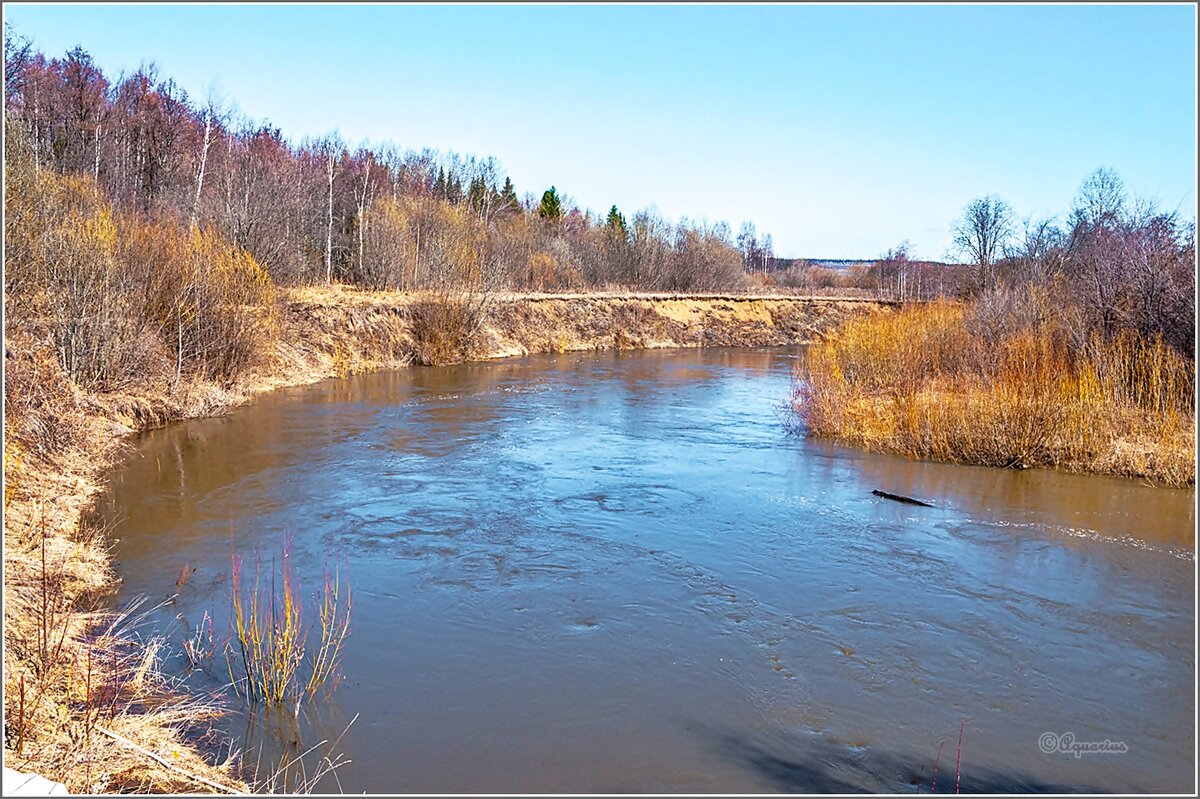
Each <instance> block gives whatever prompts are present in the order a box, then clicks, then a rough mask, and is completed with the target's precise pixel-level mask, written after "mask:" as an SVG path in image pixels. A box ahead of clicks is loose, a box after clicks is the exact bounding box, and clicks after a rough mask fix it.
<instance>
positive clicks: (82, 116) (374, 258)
mask: <svg viewBox="0 0 1200 799" xmlns="http://www.w3.org/2000/svg"><path fill="white" fill-rule="evenodd" d="M5 74H6V80H5V110H6V116H5V124H6V127H7V128H8V129H9V132H10V133H13V132H14V131H15V132H16V133H17V134H18V135H20V136H21V137H22V138H23V139H24V144H25V147H26V148H27V150H28V158H29V160H30V161H31V164H32V167H33V169H35V170H38V171H40V170H50V171H52V172H54V173H56V174H58V175H64V176H65V175H73V176H86V177H88V178H90V179H91V180H92V181H93V182H94V183H95V184H96V186H98V187H99V190H100V191H101V193H102V194H103V196H104V197H105V198H106V199H107V200H108V201H109V202H110V203H111V204H112V206H113V208H114V209H115V210H116V211H117V212H119V213H121V214H126V215H137V216H138V217H140V218H142V219H144V220H154V221H162V220H166V219H173V220H178V221H179V222H180V223H181V224H184V225H196V226H198V227H200V228H201V229H204V230H207V231H211V232H212V233H213V234H214V235H217V236H219V237H220V238H222V239H223V240H225V241H227V242H229V243H230V244H231V245H233V246H236V247H240V248H242V249H244V250H245V251H246V252H247V253H249V254H250V256H252V257H253V258H254V260H255V261H256V262H257V263H259V264H261V265H262V267H263V268H264V269H265V270H266V272H267V273H268V274H269V275H270V277H271V279H272V280H273V281H274V282H275V283H276V284H277V285H307V284H315V283H321V282H327V283H328V282H341V283H348V284H352V285H355V286H361V287H363V288H371V289H402V290H407V289H424V288H437V287H441V286H445V285H455V286H465V287H476V286H478V287H483V286H487V287H495V288H499V287H504V288H511V289H517V290H536V291H542V290H562V289H577V288H587V287H598V286H606V285H611V286H621V287H628V288H638V289H660V290H674V291H691V290H704V289H716V288H733V287H736V286H738V285H741V284H742V282H743V281H744V280H745V274H746V272H747V271H748V268H753V267H754V264H756V263H761V262H762V255H763V247H762V245H760V244H759V243H758V242H757V239H756V238H755V237H754V234H753V228H750V229H749V230H750V233H749V238H747V237H746V235H745V234H746V232H747V231H746V230H743V231H742V233H743V234H744V235H743V236H742V238H741V239H740V240H735V239H734V236H733V234H732V232H731V230H730V228H729V226H728V225H726V224H724V223H716V224H709V223H706V222H690V221H688V220H686V219H684V220H681V221H679V222H674V223H673V222H670V221H668V220H666V219H664V218H662V217H661V216H660V215H659V214H657V213H656V212H654V211H652V210H643V211H639V212H637V213H635V214H633V215H632V216H631V217H630V218H628V219H627V218H626V217H625V215H624V214H622V213H621V212H620V211H619V210H618V209H617V208H616V207H615V206H614V207H613V208H612V209H610V211H609V212H608V214H607V215H606V216H603V217H601V216H599V215H595V214H592V213H590V212H587V211H584V210H581V209H579V208H578V207H575V206H574V204H573V203H571V202H570V201H569V199H568V198H567V197H565V196H564V195H563V194H561V193H560V192H559V190H558V189H557V188H555V187H550V188H549V189H547V190H545V191H544V192H543V193H542V194H540V195H525V196H524V197H519V196H518V194H517V189H516V187H515V186H514V184H513V181H512V179H511V178H510V177H508V176H506V175H504V174H503V173H502V171H501V168H500V166H499V164H498V163H497V161H496V160H495V159H494V158H477V157H472V156H461V155H457V154H441V153H438V152H436V151H433V150H430V149H424V150H421V151H415V150H411V149H410V150H403V149H401V148H399V147H397V146H395V145H393V144H384V145H379V146H374V147H367V146H359V147H352V146H350V145H349V144H347V143H346V142H344V141H342V139H341V138H339V137H338V136H337V135H336V134H330V135H327V136H324V137H320V138H312V139H305V140H303V141H300V142H298V143H292V142H290V141H289V140H288V139H287V138H285V136H284V134H283V132H282V131H281V130H279V129H278V128H276V127H273V126H271V125H270V124H268V123H264V122H256V121H253V120H249V119H246V118H244V117H241V116H240V115H238V114H236V113H234V112H233V111H232V110H230V108H229V107H228V105H227V104H225V103H223V102H222V101H220V100H219V99H217V98H215V97H209V98H206V99H205V100H203V101H199V102H197V101H194V100H193V99H192V98H189V97H188V95H187V93H186V92H185V91H184V90H183V89H181V88H180V87H179V86H178V84H176V83H175V82H174V81H173V80H172V79H170V78H168V77H165V76H162V75H160V74H159V72H158V70H157V69H156V68H155V67H154V66H153V65H151V66H144V67H142V68H139V69H137V70H136V71H134V72H132V73H131V74H126V75H122V76H120V77H117V78H115V79H113V78H110V77H109V76H106V75H105V74H104V72H103V71H102V70H101V69H100V68H99V67H98V66H97V65H96V64H95V62H94V61H93V59H92V57H91V56H90V55H89V54H88V53H87V52H86V51H85V50H84V49H83V48H81V47H76V48H74V49H72V50H71V51H69V52H68V53H66V54H65V55H64V56H63V57H61V58H49V59H48V58H46V57H45V56H44V55H43V54H42V53H40V52H38V51H37V50H36V49H35V48H34V47H33V45H32V44H31V43H30V42H29V41H28V40H27V39H24V38H22V37H19V36H16V35H15V34H14V33H13V32H12V30H11V29H7V28H6V31H5ZM767 241H768V244H767V248H768V249H769V237H768V238H767Z"/></svg>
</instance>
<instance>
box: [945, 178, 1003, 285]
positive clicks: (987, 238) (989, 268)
mask: <svg viewBox="0 0 1200 799" xmlns="http://www.w3.org/2000/svg"><path fill="white" fill-rule="evenodd" d="M953 231H954V246H955V249H956V250H957V251H958V252H959V253H960V254H961V255H963V256H966V257H968V258H970V260H971V263H973V264H974V265H975V266H976V267H978V278H979V289H980V290H987V289H988V288H990V287H992V286H994V285H995V283H996V262H997V260H999V258H1000V256H1001V254H1002V253H1003V252H1004V247H1005V244H1006V243H1007V242H1008V241H1009V239H1010V238H1011V237H1012V234H1013V212H1012V208H1011V207H1010V206H1009V204H1008V203H1006V202H1005V201H1004V200H1002V199H1000V198H999V197H997V196H995V195H989V196H987V197H979V198H977V199H975V200H972V201H971V202H970V204H968V205H967V207H966V208H965V209H964V210H963V214H962V216H961V217H960V218H959V220H958V221H957V222H956V223H955V224H954V228H953Z"/></svg>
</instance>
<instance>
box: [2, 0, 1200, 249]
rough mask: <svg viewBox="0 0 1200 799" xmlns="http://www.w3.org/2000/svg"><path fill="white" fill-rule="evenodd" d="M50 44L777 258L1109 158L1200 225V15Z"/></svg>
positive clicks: (1020, 11) (295, 16) (347, 18)
mask: <svg viewBox="0 0 1200 799" xmlns="http://www.w3.org/2000/svg"><path fill="white" fill-rule="evenodd" d="M4 13H5V19H6V21H7V22H9V23H11V24H12V25H13V27H14V29H15V31H16V32H17V33H18V34H20V35H24V36H27V37H29V38H31V39H32V40H33V42H34V44H35V45H36V46H37V48H38V49H39V50H41V51H42V52H44V53H45V54H46V55H47V56H59V55H62V54H63V53H65V52H66V51H67V50H68V49H70V48H71V47H73V46H75V45H77V44H79V45H82V46H83V47H84V48H85V49H86V50H88V51H89V52H90V53H91V54H92V56H93V57H94V58H95V60H96V63H97V64H98V65H99V66H100V67H101V68H102V69H104V71H105V72H106V74H108V75H109V76H110V78H111V77H113V76H115V75H117V74H119V73H121V72H123V71H125V72H128V71H132V70H133V69H136V68H137V67H138V66H139V65H141V64H143V63H148V62H154V63H156V64H157V65H158V67H159V70H160V74H162V75H164V76H169V77H173V78H174V79H175V80H176V82H177V83H178V84H179V85H181V86H182V87H183V88H184V89H186V90H187V91H188V93H189V95H190V96H192V97H193V98H195V99H202V98H204V97H206V96H208V95H209V93H210V92H215V93H217V94H219V95H221V96H223V97H225V98H227V99H228V100H231V101H233V102H234V103H235V104H236V106H237V108H238V109H239V110H240V111H241V112H242V113H244V114H246V115H247V116H249V117H251V118H253V119H257V120H267V121H269V122H270V123H271V124H273V125H275V126H278V127H280V128H281V129H282V130H283V132H284V134H285V135H286V136H287V137H288V138H289V139H291V140H293V141H298V140H300V139H301V138H303V137H306V136H319V135H322V134H325V133H328V132H330V131H337V132H338V133H339V134H340V135H341V136H342V137H343V138H344V139H345V140H347V141H349V142H351V143H353V144H358V143H363V142H374V143H380V142H384V141H392V142H395V143H396V144H397V145H399V146H400V147H403V148H409V147H411V148H414V149H421V148H423V147H432V148H436V149H439V150H442V151H451V150H452V151H457V152H460V153H463V154H474V155H478V156H488V155H490V156H494V157H495V158H497V159H498V161H499V162H500V164H501V165H502V167H503V169H504V171H505V172H506V173H507V174H508V175H510V176H511V177H512V179H513V182H514V183H515V184H516V187H517V190H518V193H522V194H523V193H525V192H535V193H538V194H540V192H541V191H543V190H544V189H546V188H547V187H549V186H550V185H555V186H556V187H557V188H558V189H559V190H560V192H565V193H566V194H567V195H568V196H569V197H570V198H572V199H573V200H574V201H575V202H576V203H578V204H579V205H580V206H581V207H584V208H588V209H591V210H593V211H598V212H603V211H605V210H607V208H608V207H609V206H610V205H612V204H616V205H617V206H618V207H619V208H620V209H621V210H622V211H624V212H626V215H627V216H628V215H629V213H630V212H632V211H634V210H637V209H639V208H643V207H648V206H654V207H656V208H657V209H658V211H659V212H660V213H662V214H664V215H665V216H667V217H669V218H672V219H679V218H681V217H685V216H686V217H688V218H690V219H697V220H698V219H707V220H709V221H718V220H723V221H726V222H728V223H730V224H731V225H732V226H733V227H734V229H735V230H736V229H737V228H738V226H739V225H740V224H741V222H743V221H747V220H748V221H753V222H754V223H755V224H756V225H757V227H758V230H759V232H760V234H761V233H765V232H769V233H771V234H772V236H773V239H774V244H775V251H776V254H777V255H781V256H786V257H811V258H874V257H876V256H878V255H880V254H882V253H883V252H885V251H886V250H887V249H888V248H890V247H892V246H895V245H897V244H899V243H900V242H902V241H905V240H907V241H909V242H910V243H911V245H912V247H913V249H914V250H915V253H916V254H917V255H918V256H919V257H923V258H928V259H941V258H944V257H947V256H948V255H949V253H950V248H951V242H952V233H951V232H950V231H951V226H952V224H953V221H954V220H955V218H956V217H957V216H958V215H959V214H960V213H961V210H962V208H963V206H965V205H966V204H967V203H968V202H969V201H970V200H971V199H973V198H975V197H978V196H981V195H985V194H997V195H999V196H1001V197H1002V198H1004V199H1005V200H1007V201H1008V202H1009V203H1010V204H1011V205H1012V206H1013V207H1014V209H1015V210H1016V212H1017V214H1018V215H1019V216H1021V217H1025V216H1034V217H1049V216H1058V217H1059V218H1062V217H1064V216H1065V215H1066V212H1067V211H1068V209H1069V207H1070V204H1071V200H1072V198H1073V197H1074V195H1075V192H1076V190H1077V189H1078V187H1079V184H1080V183H1082V182H1083V180H1084V179H1085V178H1086V177H1087V176H1088V175H1089V174H1090V173H1091V172H1092V171H1094V170H1095V169H1096V168H1098V167H1100V166H1108V167H1111V168H1113V169H1115V170H1116V171H1117V172H1118V173H1119V174H1120V175H1121V177H1122V178H1123V179H1124V180H1125V183H1126V186H1127V188H1128V189H1129V191H1130V193H1131V194H1133V195H1136V196H1140V197H1145V198H1153V199H1155V200H1156V201H1157V202H1158V203H1159V205H1160V206H1162V207H1164V208H1166V209H1169V210H1178V211H1179V212H1180V213H1181V214H1182V215H1184V216H1186V217H1188V218H1193V219H1194V218H1195V208H1196V166H1197V165H1196V77H1195V76H1196V10H1195V7H1194V6H1191V5H1173V6H1169V5H1159V6H1147V5H1137V6H1114V5H1103V6H1099V5H1098V6H1067V5H1062V6H1048V5H1047V6H1033V5H1018V6H1011V5H1010V6H1003V5H992V6H941V5H924V6H904V7H891V6H879V5H876V6H867V5H861V6H847V5H830V6H780V5H769V6H746V5H739V6H711V5H704V6H699V5H697V6H673V5H672V6H667V5H659V6H629V5H592V6H568V5H560V6H533V5H524V6H504V7H494V6H471V5H457V6H450V5H438V6H402V5H356V6H348V5H338V6H325V5H293V6H284V5H266V4H264V5H241V6H229V5H187V6H184V5H170V6H167V5H162V6H146V5H141V4H138V5H111V6H99V5H80V6H70V5H59V4H55V5H35V4H30V5H21V4H12V3H6V4H5V7H4Z"/></svg>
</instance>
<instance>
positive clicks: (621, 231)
mask: <svg viewBox="0 0 1200 799" xmlns="http://www.w3.org/2000/svg"><path fill="white" fill-rule="evenodd" d="M604 229H605V230H606V231H608V232H609V233H610V234H612V235H614V236H620V237H621V238H625V237H626V236H627V235H628V234H629V228H628V227H626V225H625V216H624V214H622V213H621V212H620V211H618V210H617V206H615V205H614V206H613V207H612V208H610V209H608V218H607V219H605V220H604Z"/></svg>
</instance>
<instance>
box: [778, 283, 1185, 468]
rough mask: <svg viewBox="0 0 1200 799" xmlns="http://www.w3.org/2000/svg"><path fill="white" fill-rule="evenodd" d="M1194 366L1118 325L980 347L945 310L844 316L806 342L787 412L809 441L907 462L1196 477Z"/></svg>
mask: <svg viewBox="0 0 1200 799" xmlns="http://www.w3.org/2000/svg"><path fill="white" fill-rule="evenodd" d="M1194 375H1195V369H1194V365H1193V364H1192V362H1190V361H1189V360H1187V359H1186V358H1185V357H1183V356H1181V355H1180V354H1179V353H1177V352H1176V351H1174V350H1173V349H1171V348H1170V347H1168V346H1166V345H1164V344H1163V342H1162V341H1161V340H1159V339H1145V338H1142V337H1140V336H1138V335H1137V334H1136V333H1135V332H1132V331H1126V332H1123V333H1121V334H1120V335H1118V336H1116V337H1114V338H1111V339H1107V340H1105V339H1102V338H1100V337H1099V336H1094V337H1093V338H1091V339H1090V340H1089V341H1088V342H1087V344H1086V345H1085V346H1083V347H1072V346H1070V345H1069V343H1068V338H1067V337H1066V336H1064V335H1062V334H1061V331H1059V330H1057V329H1054V328H1053V327H1051V326H1050V325H1048V324H1047V325H1042V326H1034V327H1032V328H1029V329H1024V330H1016V331H1011V332H1008V333H1006V334H1005V335H1004V336H1002V337H1000V338H999V339H998V340H993V341H987V340H984V339H983V338H982V337H980V336H977V335H973V334H972V330H971V328H970V325H969V323H968V315H967V309H966V308H964V307H962V306H955V305H948V304H931V305H928V306H922V307H913V308H906V309H904V310H902V311H900V312H898V313H895V314H888V315H877V316H869V317H860V318H857V319H854V320H851V321H850V322H848V323H847V324H845V325H844V326H843V327H842V328H840V329H839V330H838V331H837V332H836V333H835V334H834V335H833V336H831V337H830V338H828V339H826V340H824V341H821V342H818V343H816V344H814V345H812V347H810V348H809V351H808V353H807V356H806V358H805V362H804V364H803V366H802V367H801V368H800V369H799V370H798V371H797V375H796V381H795V389H794V396H793V408H794V410H795V412H796V413H797V415H798V416H799V418H800V420H801V421H802V422H803V423H804V425H805V426H806V427H807V429H808V431H809V432H810V433H811V434H814V435H821V436H831V437H836V438H840V439H843V440H846V441H848V442H850V443H854V444H856V445H859V446H863V447H866V448H869V449H875V450H881V451H889V452H897V453H900V454H904V455H908V456H910V457H921V458H934V459H938V460H948V461H955V462H961V463H977V464H984V465H994V466H1006V467H1017V468H1023V467H1026V466H1045V467H1060V468H1067V469H1071V470H1076V471H1098V472H1105V473H1113V474H1124V475H1129V476H1140V477H1150V478H1153V479H1157V480H1161V481H1163V482H1167V483H1171V484H1176V485H1185V484H1190V483H1193V482H1194V480H1195V470H1194V467H1193V459H1194V445H1193V443H1192V442H1193V439H1192V431H1193V429H1194V424H1195V408H1194V402H1193V386H1194V379H1195V377H1194Z"/></svg>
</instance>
